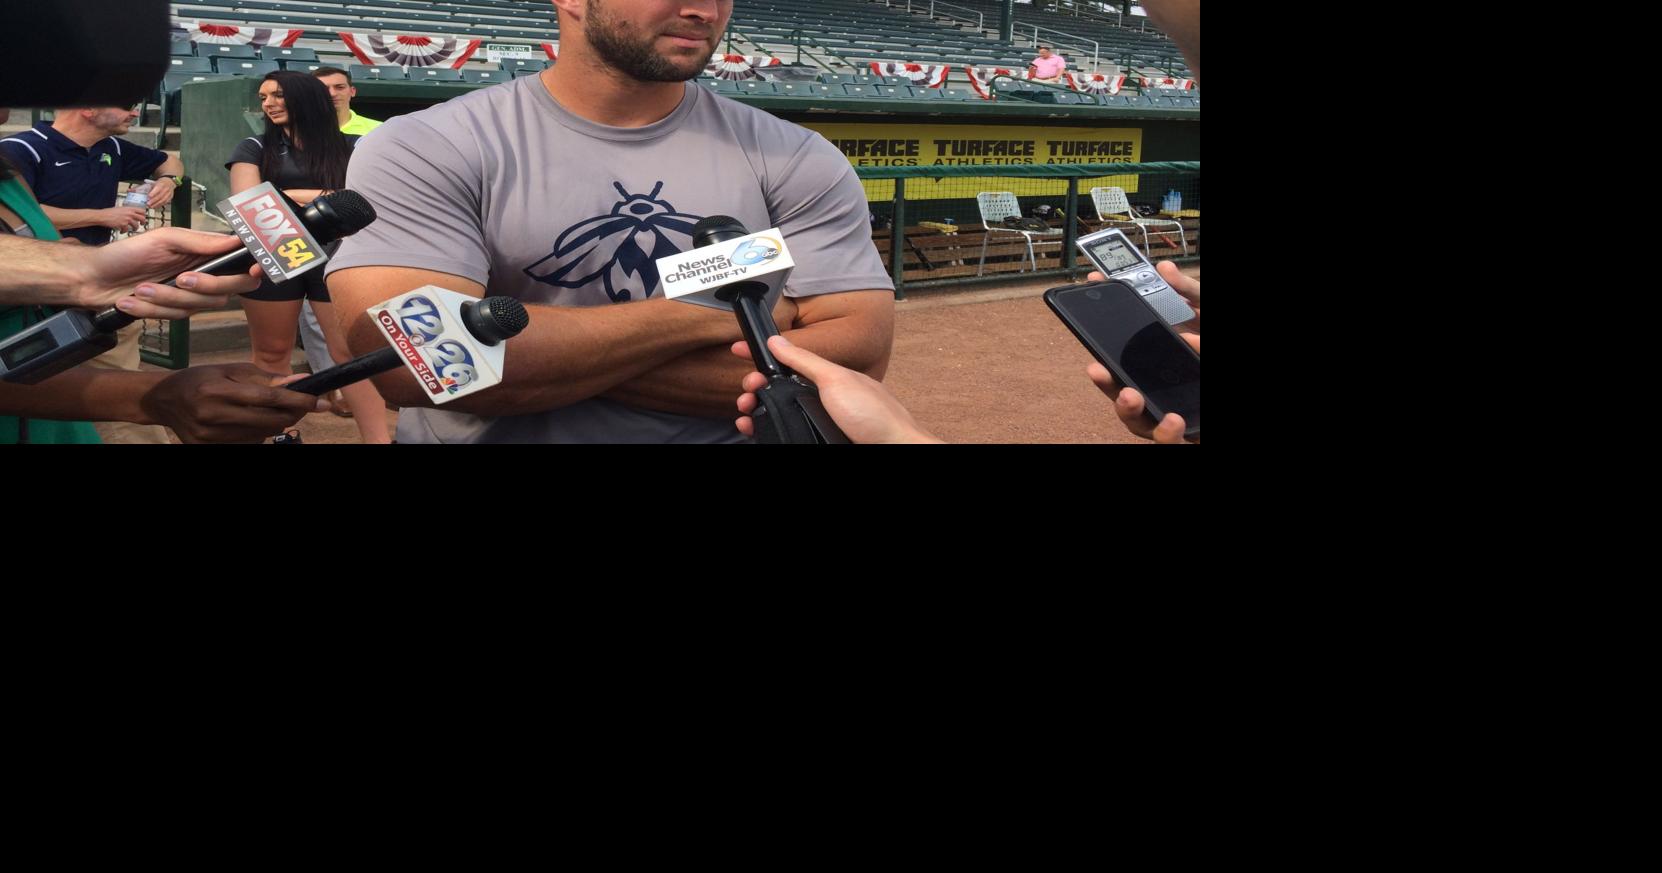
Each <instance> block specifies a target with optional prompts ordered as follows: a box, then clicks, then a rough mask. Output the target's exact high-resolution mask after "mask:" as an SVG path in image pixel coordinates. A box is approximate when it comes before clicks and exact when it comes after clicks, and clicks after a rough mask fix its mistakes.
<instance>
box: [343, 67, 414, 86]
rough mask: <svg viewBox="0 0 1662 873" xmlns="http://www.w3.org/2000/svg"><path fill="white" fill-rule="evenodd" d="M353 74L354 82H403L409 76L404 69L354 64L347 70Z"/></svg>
mask: <svg viewBox="0 0 1662 873" xmlns="http://www.w3.org/2000/svg"><path fill="white" fill-rule="evenodd" d="M346 71H347V72H348V73H351V74H352V81H354V82H357V81H359V80H376V79H387V80H392V81H403V80H405V79H408V78H409V76H408V75H406V74H405V73H404V68H403V67H372V66H369V65H368V64H353V65H352V66H350V67H348V68H347V70H346Z"/></svg>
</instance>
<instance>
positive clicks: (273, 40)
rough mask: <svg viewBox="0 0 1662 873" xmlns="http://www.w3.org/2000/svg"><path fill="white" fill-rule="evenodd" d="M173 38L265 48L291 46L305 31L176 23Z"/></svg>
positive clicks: (205, 22)
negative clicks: (269, 46)
mask: <svg viewBox="0 0 1662 873" xmlns="http://www.w3.org/2000/svg"><path fill="white" fill-rule="evenodd" d="M172 29H173V38H174V39H178V38H180V37H184V38H186V39H189V40H190V41H191V42H199V43H205V44H208V45H247V46H253V47H254V48H264V47H266V46H268V45H275V46H291V45H294V43H295V41H296V40H298V39H300V34H302V33H305V31H303V30H289V29H287V28H282V27H278V28H271V27H242V26H240V25H236V24H213V23H210V22H207V21H174V22H173V28H172Z"/></svg>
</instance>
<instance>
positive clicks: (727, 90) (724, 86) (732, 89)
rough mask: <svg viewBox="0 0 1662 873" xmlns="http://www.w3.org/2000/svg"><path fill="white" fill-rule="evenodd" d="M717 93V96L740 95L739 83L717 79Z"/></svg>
mask: <svg viewBox="0 0 1662 873" xmlns="http://www.w3.org/2000/svg"><path fill="white" fill-rule="evenodd" d="M716 93H717V94H737V93H739V83H738V82H735V81H733V80H732V79H717V80H716Z"/></svg>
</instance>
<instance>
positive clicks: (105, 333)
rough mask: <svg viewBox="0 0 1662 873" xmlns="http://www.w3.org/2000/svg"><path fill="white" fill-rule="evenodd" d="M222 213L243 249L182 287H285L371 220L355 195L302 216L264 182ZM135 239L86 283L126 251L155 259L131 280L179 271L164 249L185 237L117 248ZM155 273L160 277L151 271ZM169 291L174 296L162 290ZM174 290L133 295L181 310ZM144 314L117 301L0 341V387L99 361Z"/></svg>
mask: <svg viewBox="0 0 1662 873" xmlns="http://www.w3.org/2000/svg"><path fill="white" fill-rule="evenodd" d="M220 209H221V210H222V211H223V212H224V213H225V214H226V215H227V217H228V218H229V219H230V222H231V227H232V229H233V230H235V231H236V232H237V236H238V237H239V238H240V239H241V240H242V243H243V245H242V247H240V248H234V249H233V250H232V251H230V252H228V253H226V254H222V255H220V256H219V257H217V258H213V259H211V260H209V261H207V262H206V263H200V265H199V266H197V267H196V268H195V270H193V271H191V273H186V274H185V275H183V276H180V277H179V279H178V280H177V281H181V282H185V283H187V287H188V284H190V283H194V284H195V285H196V286H197V287H201V283H202V281H203V280H202V279H201V278H200V276H202V275H206V276H220V277H224V276H234V277H238V278H237V280H236V284H237V285H240V284H243V280H242V277H241V274H243V273H244V272H245V271H247V270H248V269H249V267H250V266H258V267H260V268H262V269H263V270H264V272H265V274H266V275H267V276H269V277H270V278H271V279H272V280H273V281H279V282H280V281H286V280H288V279H291V278H294V277H295V276H298V275H300V274H301V273H304V272H306V271H307V270H311V269H317V268H319V267H321V266H322V265H323V263H324V262H325V261H327V260H328V256H327V255H326V254H325V253H324V251H323V248H322V247H323V246H324V245H326V244H328V243H331V242H334V241H335V240H337V239H340V238H342V237H345V236H350V235H351V234H354V233H357V232H358V231H359V230H362V229H363V228H364V227H365V226H366V225H368V224H369V223H370V222H372V221H374V220H375V209H374V207H372V206H371V205H370V203H369V201H368V200H366V199H364V197H363V196H362V195H360V194H358V193H356V192H353V191H336V192H334V193H333V194H329V195H326V196H324V197H319V198H318V199H317V200H314V201H312V204H311V205H310V206H307V207H306V208H305V209H304V210H300V211H296V210H295V208H294V206H293V204H292V203H290V202H288V201H287V198H285V197H283V196H282V192H280V191H278V190H277V189H276V188H275V187H273V186H272V185H271V183H269V182H267V183H262V184H261V185H258V186H256V187H254V188H251V189H249V190H247V191H244V192H242V193H241V194H237V195H235V196H233V197H231V198H230V199H229V200H227V201H225V202H224V203H222V204H220ZM154 233H158V234H159V233H161V231H156V232H154ZM186 233H188V232H186ZM150 236H152V234H149V233H147V234H143V235H141V236H139V237H137V238H135V240H136V241H138V242H148V240H147V239H146V238H147V237H150ZM135 240H124V241H123V242H120V243H112V244H111V245H110V246H108V247H106V249H107V252H98V250H96V249H95V250H92V251H91V252H89V253H88V267H87V269H88V270H89V272H88V275H89V277H92V278H94V279H95V280H99V279H101V280H105V281H107V279H108V277H109V276H112V275H121V272H120V270H121V268H120V267H119V266H117V265H115V264H112V263H111V261H110V258H111V257H112V255H111V254H109V253H108V252H113V253H114V255H113V256H114V257H118V258H119V257H120V256H122V255H123V254H126V253H129V252H131V253H137V254H141V255H149V256H150V257H151V258H152V260H149V261H146V262H144V263H142V264H138V265H133V268H132V270H131V274H137V275H145V276H150V277H159V276H166V275H171V274H172V273H173V271H174V269H176V267H175V266H174V265H173V264H171V263H169V262H170V259H171V256H168V255H167V252H168V251H169V242H170V241H171V242H173V243H174V244H175V245H177V244H181V243H185V242H186V241H187V240H190V238H189V237H183V238H178V239H173V238H172V237H171V236H170V237H167V238H164V239H163V240H162V242H161V243H160V244H159V246H158V244H150V245H149V246H131V247H130V248H129V249H120V248H119V247H120V246H122V245H124V244H130V243H133V242H134V241H135ZM189 245H191V246H193V247H195V248H194V250H195V251H202V250H204V249H208V250H212V249H213V248H219V249H223V248H224V247H225V246H226V244H224V243H218V244H216V246H214V247H208V246H204V245H200V244H199V243H198V242H195V241H190V242H189ZM152 269H155V270H159V271H160V272H151V270H152ZM193 274H196V275H193ZM210 284H213V283H210ZM170 288H171V289H173V290H171V291H170V290H166V289H170ZM177 291H178V289H177V288H176V287H175V286H173V285H172V283H171V282H169V283H165V284H163V285H157V286H148V287H140V288H139V289H138V292H137V293H138V295H139V298H138V299H139V301H144V300H147V299H148V300H158V299H165V300H169V301H171V302H175V303H178V302H188V301H189V300H190V298H189V297H185V296H183V295H182V294H178V293H175V292H177ZM189 293H194V292H189ZM144 309H145V307H142V306H138V305H136V303H135V302H133V301H128V302H118V304H117V306H115V307H111V308H108V309H105V310H103V311H101V312H98V313H97V314H96V315H95V314H92V313H89V312H87V311H85V310H80V309H71V310H68V311H65V312H60V313H58V314H57V315H54V316H52V317H51V318H48V319H46V320H45V321H43V322H41V323H40V324H37V325H34V326H33V327H30V328H28V329H27V330H24V331H22V332H20V333H17V334H15V335H13V336H11V337H8V338H7V339H5V340H4V341H3V342H0V381H5V382H15V383H18V384H24V385H33V384H35V383H37V382H41V381H43V380H45V379H49V378H51V377H52V376H55V375H57V374H58V373H61V372H63V371H64V370H67V369H69V368H71V367H74V366H76V365H78V364H81V363H84V362H86V361H88V360H91V359H92V358H95V357H97V356H98V355H100V354H103V353H104V352H106V351H108V350H110V349H112V348H114V347H115V344H116V331H118V330H120V329H121V328H123V327H126V326H127V325H129V324H132V323H133V322H135V321H137V320H138V319H139V318H143V317H147V314H146V313H145V311H144Z"/></svg>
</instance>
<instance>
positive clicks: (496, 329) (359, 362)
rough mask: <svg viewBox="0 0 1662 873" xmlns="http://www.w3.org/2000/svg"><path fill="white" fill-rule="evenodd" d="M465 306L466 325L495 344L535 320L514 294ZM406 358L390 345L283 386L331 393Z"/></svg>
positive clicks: (480, 338) (476, 335) (475, 335)
mask: <svg viewBox="0 0 1662 873" xmlns="http://www.w3.org/2000/svg"><path fill="white" fill-rule="evenodd" d="M461 309H462V326H463V327H465V328H466V329H467V333H469V334H471V335H472V337H473V339H475V340H478V341H479V342H480V343H483V344H484V345H487V346H494V345H496V344H497V343H499V342H502V341H503V340H506V339H508V338H509V337H513V336H518V335H519V332H520V331H522V330H524V329H525V327H526V325H528V324H530V323H531V316H530V314H529V313H527V312H526V311H525V305H524V304H522V303H520V302H519V301H518V300H515V299H514V298H512V297H486V298H485V299H483V300H478V301H472V302H468V303H463V304H462V307H461ZM452 339H454V338H452ZM404 360H405V355H404V353H403V352H401V351H400V350H399V349H397V348H394V347H393V346H387V347H386V348H384V349H376V350H375V351H373V352H370V353H369V354H367V355H360V356H358V357H356V358H353V359H352V360H350V361H347V362H346V363H344V364H338V365H336V366H333V367H330V368H329V369H327V370H322V371H320V372H317V373H313V374H312V375H310V376H307V377H306V378H304V379H301V380H300V381H298V382H293V383H290V384H288V385H284V386H283V389H284V390H285V391H299V392H300V393H302V394H311V395H313V396H316V395H319V394H327V393H328V392H330V391H333V390H335V389H336V388H340V387H343V386H346V385H351V384H352V383H354V382H358V381H360V380H363V379H367V378H369V377H371V376H374V375H377V374H380V373H385V372H386V371H388V370H396V369H398V368H399V367H400V366H402V365H403V364H404Z"/></svg>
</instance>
